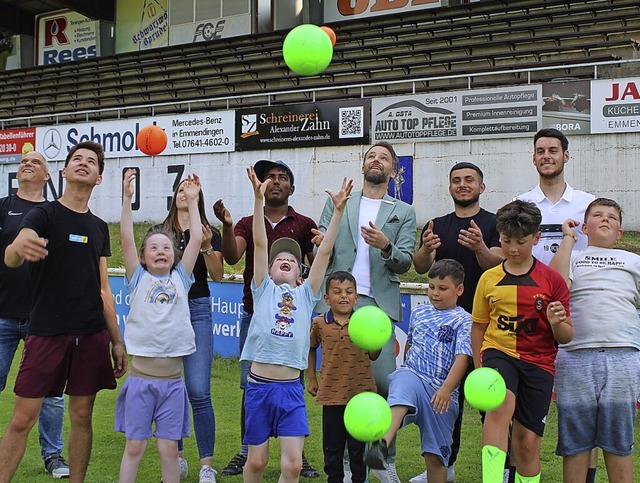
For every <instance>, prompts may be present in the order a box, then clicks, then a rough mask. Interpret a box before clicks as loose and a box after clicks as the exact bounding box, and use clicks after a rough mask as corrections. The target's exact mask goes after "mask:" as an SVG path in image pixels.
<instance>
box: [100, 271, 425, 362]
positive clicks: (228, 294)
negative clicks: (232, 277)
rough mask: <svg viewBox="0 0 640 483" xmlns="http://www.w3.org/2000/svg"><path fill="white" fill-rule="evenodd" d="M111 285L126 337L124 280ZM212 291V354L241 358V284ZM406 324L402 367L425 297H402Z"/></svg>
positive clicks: (400, 330) (400, 336)
mask: <svg viewBox="0 0 640 483" xmlns="http://www.w3.org/2000/svg"><path fill="white" fill-rule="evenodd" d="M109 285H110V286H111V291H112V292H113V297H114V299H115V303H116V315H117V317H118V325H119V327H120V333H121V334H123V335H124V326H125V325H126V323H127V316H128V314H129V296H128V294H127V290H126V288H125V286H124V277H123V276H118V275H111V276H109ZM209 289H210V290H211V294H212V295H211V330H212V331H213V352H214V354H215V355H217V356H220V357H224V358H230V357H239V356H240V348H239V334H240V317H241V315H242V283H237V282H209ZM401 297H402V315H403V318H404V321H403V322H400V323H399V324H396V327H395V332H396V341H397V342H396V362H397V365H398V366H399V365H400V364H402V355H403V354H404V345H405V342H406V341H407V331H408V328H409V316H410V314H411V309H412V308H413V307H414V306H415V305H416V304H419V303H422V302H423V301H424V300H426V296H422V295H410V294H402V295H401Z"/></svg>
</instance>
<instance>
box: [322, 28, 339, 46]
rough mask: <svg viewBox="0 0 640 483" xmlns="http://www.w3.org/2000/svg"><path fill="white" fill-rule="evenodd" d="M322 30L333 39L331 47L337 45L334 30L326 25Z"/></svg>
mask: <svg viewBox="0 0 640 483" xmlns="http://www.w3.org/2000/svg"><path fill="white" fill-rule="evenodd" d="M320 28H321V29H322V30H324V31H325V32H326V33H327V35H328V36H329V38H330V39H331V45H334V46H335V45H336V33H335V32H334V31H333V29H332V28H330V27H327V26H326V25H323V26H322V27H320Z"/></svg>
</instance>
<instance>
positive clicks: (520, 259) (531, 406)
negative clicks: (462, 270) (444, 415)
mask: <svg viewBox="0 0 640 483" xmlns="http://www.w3.org/2000/svg"><path fill="white" fill-rule="evenodd" d="M541 220H542V215H541V214H540V210H539V209H538V208H537V207H536V205H534V204H533V203H529V202H527V201H521V200H515V201H512V202H511V203H508V204H506V205H505V206H503V207H502V208H500V209H499V210H498V211H497V213H496V227H497V229H498V232H499V233H500V244H501V246H502V250H503V252H504V256H505V261H504V262H502V263H501V264H500V265H498V266H496V267H494V268H491V269H489V270H487V271H486V272H484V273H483V274H482V276H481V277H480V281H479V283H478V287H477V288H476V294H475V298H474V301H473V314H472V319H473V327H472V329H471V343H472V345H473V359H474V363H475V366H476V367H491V368H493V369H496V370H497V371H498V372H500V374H501V375H502V377H503V378H504V380H505V382H506V385H507V394H506V397H505V400H504V402H503V403H502V405H501V406H500V407H498V408H497V409H496V410H494V411H490V412H488V413H487V414H486V417H485V421H484V427H483V430H482V445H483V446H482V481H483V483H501V482H502V481H503V470H504V462H505V458H506V451H507V446H508V437H509V425H510V423H511V420H512V419H513V429H512V436H511V446H512V448H513V454H514V455H515V457H516V464H515V467H516V476H515V482H516V483H525V482H527V483H528V482H531V483H537V482H539V481H540V444H541V440H542V435H543V432H544V426H545V421H546V417H547V412H548V410H549V404H550V403H551V391H552V389H553V375H554V369H555V358H556V352H557V343H561V344H562V343H566V342H569V341H570V340H571V337H572V336H573V328H572V325H571V318H570V316H569V290H568V289H567V284H566V283H565V282H564V280H563V279H562V276H561V275H560V274H559V273H558V272H556V271H555V270H553V269H551V268H549V267H548V266H547V265H545V264H544V263H542V262H540V261H538V260H537V259H536V258H535V257H534V256H533V255H532V254H531V250H532V248H533V246H534V245H535V244H536V243H538V240H539V239H540V222H541ZM583 482H584V478H583V479H582V483H583Z"/></svg>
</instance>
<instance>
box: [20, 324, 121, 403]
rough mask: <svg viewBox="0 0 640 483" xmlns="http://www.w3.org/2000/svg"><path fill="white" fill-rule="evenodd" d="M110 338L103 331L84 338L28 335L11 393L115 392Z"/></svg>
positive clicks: (29, 394)
mask: <svg viewBox="0 0 640 483" xmlns="http://www.w3.org/2000/svg"><path fill="white" fill-rule="evenodd" d="M109 342H110V337H109V333H108V332H107V331H106V330H103V331H101V332H96V333H95V334H86V335H56V336H47V337H45V336H38V335H29V336H27V339H26V340H25V343H24V350H23V352H22V361H21V362H20V369H19V370H18V376H17V377H16V384H15V388H14V392H15V393H16V394H17V395H18V396H20V397H27V398H40V397H48V396H62V393H63V392H65V393H66V394H68V395H70V396H91V395H94V394H96V393H97V392H98V391H100V390H101V389H115V388H116V379H115V376H114V375H113V365H112V362H111V352H110V349H109Z"/></svg>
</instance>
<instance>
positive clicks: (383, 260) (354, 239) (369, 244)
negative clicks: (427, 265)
mask: <svg viewBox="0 0 640 483" xmlns="http://www.w3.org/2000/svg"><path fill="white" fill-rule="evenodd" d="M397 173H398V156H397V155H396V153H395V151H394V149H393V147H392V146H391V144H389V143H387V142H384V141H381V142H378V143H376V144H374V145H373V146H371V147H370V148H369V149H368V150H367V151H366V152H365V154H364V161H363V163H362V174H363V178H364V180H363V181H364V184H363V187H362V191H358V192H356V193H352V195H351V198H349V201H348V202H347V207H346V208H345V212H344V216H343V218H342V222H341V224H340V230H339V232H338V237H337V239H336V243H335V245H334V249H333V256H332V258H331V262H330V263H329V268H328V269H327V276H329V275H330V274H331V273H333V272H335V271H338V270H346V271H348V272H351V274H352V275H353V276H354V277H355V279H356V281H357V287H358V305H356V309H358V308H360V307H363V306H366V305H375V306H377V307H379V308H381V309H382V310H384V312H386V314H387V315H388V316H389V318H391V320H392V321H394V322H397V321H400V320H402V303H401V301H400V277H399V276H400V274H403V273H405V272H407V271H408V270H409V269H410V268H411V259H412V255H413V250H414V247H415V237H416V212H415V210H414V208H413V206H411V205H409V204H407V203H405V202H404V201H400V200H397V199H395V198H393V197H391V196H389V194H388V193H387V191H388V189H389V182H390V181H391V179H393V178H395V176H396V175H397ZM332 213H333V203H332V202H331V200H328V201H327V203H326V204H325V206H324V209H323V211H322V215H321V216H320V222H319V223H318V230H315V231H314V233H315V234H316V237H315V238H314V243H315V244H316V246H318V245H319V243H320V240H321V239H322V237H323V233H324V232H325V231H326V229H327V227H328V226H329V220H330V219H331V215H332ZM316 310H317V311H318V312H327V310H328V307H327V305H326V304H324V303H319V304H318V305H317V306H316ZM395 345H396V337H395V333H392V335H391V337H390V338H389V340H388V341H387V344H386V345H385V346H384V347H383V348H382V352H381V353H380V356H379V357H378V359H376V360H375V361H373V362H372V364H371V366H372V369H373V377H374V379H375V381H376V387H377V389H378V394H380V395H381V396H383V397H384V398H385V399H386V397H387V394H388V389H389V382H388V380H387V376H388V375H389V374H391V373H392V372H393V371H394V370H395V369H396V353H395V352H396V351H395ZM387 456H388V457H387V463H388V464H387V467H386V468H384V469H380V468H379V469H374V470H373V474H374V476H375V477H376V478H378V480H380V481H381V482H382V483H400V478H399V477H398V474H397V472H396V467H395V444H394V443H392V444H391V445H390V446H389V453H388V455H387Z"/></svg>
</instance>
